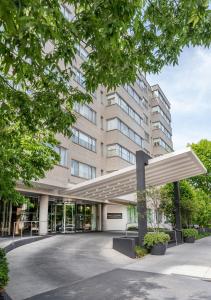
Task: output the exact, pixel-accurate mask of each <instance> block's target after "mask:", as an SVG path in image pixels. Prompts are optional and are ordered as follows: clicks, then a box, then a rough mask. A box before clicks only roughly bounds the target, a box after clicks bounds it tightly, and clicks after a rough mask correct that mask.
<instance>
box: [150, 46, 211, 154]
mask: <svg viewBox="0 0 211 300" xmlns="http://www.w3.org/2000/svg"><path fill="white" fill-rule="evenodd" d="M149 82H150V83H152V84H154V83H159V85H160V86H161V88H162V89H163V91H164V93H165V94H166V96H167V97H168V99H169V100H170V102H171V108H172V109H171V113H172V120H173V124H172V125H173V141H174V148H175V149H178V148H182V147H185V146H186V144H187V143H188V142H197V141H199V140H200V139H201V138H208V139H211V51H210V50H208V49H203V48H194V49H193V48H186V49H185V50H184V51H183V53H182V55H181V57H180V60H179V65H178V66H175V67H172V66H168V67H165V68H164V69H163V71H162V72H161V73H160V75H156V76H155V75H153V76H149Z"/></svg>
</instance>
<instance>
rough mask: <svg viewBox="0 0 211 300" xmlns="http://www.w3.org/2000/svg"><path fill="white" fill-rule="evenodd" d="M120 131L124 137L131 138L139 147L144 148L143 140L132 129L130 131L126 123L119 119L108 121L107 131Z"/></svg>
mask: <svg viewBox="0 0 211 300" xmlns="http://www.w3.org/2000/svg"><path fill="white" fill-rule="evenodd" d="M115 129H118V130H119V131H121V132H122V133H123V134H124V135H126V136H127V137H129V139H131V140H132V141H133V142H135V143H136V144H138V145H139V146H141V147H142V146H143V139H142V138H141V137H140V136H139V135H138V134H136V133H135V131H133V130H132V129H130V128H129V127H128V126H127V125H126V124H125V123H123V122H122V121H120V119H118V118H114V119H110V120H107V130H109V131H110V130H115Z"/></svg>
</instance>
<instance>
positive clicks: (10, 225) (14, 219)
mask: <svg viewBox="0 0 211 300" xmlns="http://www.w3.org/2000/svg"><path fill="white" fill-rule="evenodd" d="M27 198H28V200H29V201H28V202H26V203H24V204H22V205H21V206H19V207H17V206H15V205H12V203H11V202H9V201H3V200H1V201H0V234H1V236H5V235H12V234H13V233H14V234H15V235H19V234H20V233H21V232H22V234H28V233H29V232H30V233H31V231H32V230H34V231H38V221H39V197H38V196H27Z"/></svg>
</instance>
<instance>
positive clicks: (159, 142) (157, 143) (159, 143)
mask: <svg viewBox="0 0 211 300" xmlns="http://www.w3.org/2000/svg"><path fill="white" fill-rule="evenodd" d="M153 143H154V146H161V147H163V148H164V149H166V151H168V152H172V148H171V147H169V145H167V144H166V143H165V142H164V140H162V139H161V138H157V139H154V140H153Z"/></svg>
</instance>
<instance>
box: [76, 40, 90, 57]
mask: <svg viewBox="0 0 211 300" xmlns="http://www.w3.org/2000/svg"><path fill="white" fill-rule="evenodd" d="M76 49H77V54H78V55H79V56H80V57H81V58H82V59H83V60H87V59H88V56H89V52H88V51H87V50H86V49H85V48H84V47H83V46H81V45H80V44H77V45H76Z"/></svg>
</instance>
